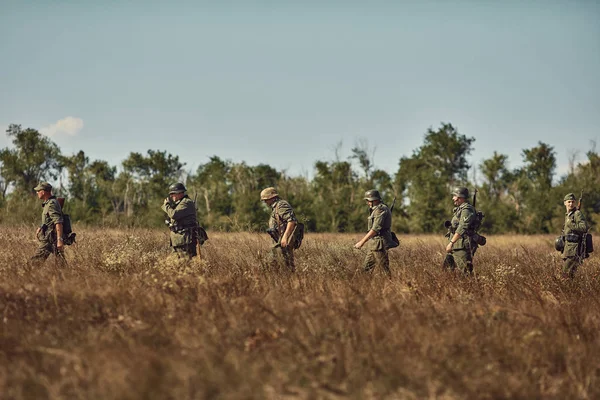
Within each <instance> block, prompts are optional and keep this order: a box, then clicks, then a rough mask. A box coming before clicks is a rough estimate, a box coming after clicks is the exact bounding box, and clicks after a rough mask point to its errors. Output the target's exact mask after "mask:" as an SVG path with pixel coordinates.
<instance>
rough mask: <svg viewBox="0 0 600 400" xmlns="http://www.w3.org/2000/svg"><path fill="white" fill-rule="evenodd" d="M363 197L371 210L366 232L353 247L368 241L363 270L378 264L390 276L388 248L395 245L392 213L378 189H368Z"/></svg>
mask: <svg viewBox="0 0 600 400" xmlns="http://www.w3.org/2000/svg"><path fill="white" fill-rule="evenodd" d="M364 199H365V201H366V202H367V204H368V205H369V209H370V210H371V214H370V215H369V219H368V225H367V229H368V232H367V234H366V235H365V236H364V237H363V238H362V239H361V240H359V241H358V242H357V243H356V244H355V245H354V247H355V248H357V249H360V248H362V247H363V246H364V244H365V243H367V242H369V245H368V249H367V255H366V257H365V261H364V271H367V272H368V271H371V270H372V269H373V268H375V267H376V266H380V267H381V268H383V270H384V271H385V273H386V274H387V275H388V277H390V278H391V277H392V273H391V271H390V259H389V256H388V248H391V247H395V246H397V244H396V245H394V244H393V240H392V231H391V227H392V213H391V212H390V209H389V208H388V206H386V205H385V204H383V203H382V201H381V196H380V194H379V191H377V190H368V191H367V192H366V193H365V197H364Z"/></svg>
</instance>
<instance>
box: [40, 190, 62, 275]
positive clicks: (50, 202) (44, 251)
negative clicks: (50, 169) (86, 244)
mask: <svg viewBox="0 0 600 400" xmlns="http://www.w3.org/2000/svg"><path fill="white" fill-rule="evenodd" d="M33 190H34V191H35V192H36V194H37V196H38V199H40V200H42V224H41V225H40V226H39V228H37V230H36V232H35V235H36V237H37V238H38V240H39V241H40V244H39V246H38V249H37V251H36V253H35V254H34V256H33V257H31V260H32V261H34V262H35V263H39V264H41V263H43V262H44V261H45V260H46V259H47V258H48V256H50V254H54V256H55V257H56V260H57V261H58V262H60V263H61V264H62V265H65V264H66V263H67V261H66V260H65V256H64V253H63V251H64V248H65V244H64V238H63V213H62V208H61V207H60V204H59V203H58V200H57V199H56V196H54V195H52V185H50V184H49V183H48V182H42V183H40V184H39V185H37V186H36V187H34V188H33Z"/></svg>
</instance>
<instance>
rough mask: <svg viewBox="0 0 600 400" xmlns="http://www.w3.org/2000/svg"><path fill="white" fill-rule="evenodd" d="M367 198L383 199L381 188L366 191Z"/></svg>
mask: <svg viewBox="0 0 600 400" xmlns="http://www.w3.org/2000/svg"><path fill="white" fill-rule="evenodd" d="M365 200H369V201H373V200H379V201H381V195H380V194H379V190H375V189H372V190H367V191H366V192H365Z"/></svg>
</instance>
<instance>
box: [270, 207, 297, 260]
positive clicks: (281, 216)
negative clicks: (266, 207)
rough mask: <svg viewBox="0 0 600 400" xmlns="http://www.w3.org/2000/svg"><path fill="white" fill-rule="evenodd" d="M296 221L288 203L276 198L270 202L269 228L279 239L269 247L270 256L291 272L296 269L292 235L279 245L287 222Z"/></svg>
mask: <svg viewBox="0 0 600 400" xmlns="http://www.w3.org/2000/svg"><path fill="white" fill-rule="evenodd" d="M292 221H297V219H296V215H295V214H294V210H293V209H292V206H291V205H290V203H288V202H287V201H285V200H282V199H280V198H277V200H275V202H274V203H273V204H271V218H269V229H270V230H272V231H273V232H276V233H277V237H278V238H279V240H278V241H277V243H275V244H274V245H273V247H272V248H271V257H272V260H273V262H275V263H278V264H280V265H285V266H286V267H288V268H289V269H290V270H291V271H292V272H293V271H295V270H296V266H295V265H294V242H293V235H290V240H289V243H288V245H287V246H286V247H281V238H282V237H283V234H284V232H285V230H286V228H287V224H288V223H289V222H292Z"/></svg>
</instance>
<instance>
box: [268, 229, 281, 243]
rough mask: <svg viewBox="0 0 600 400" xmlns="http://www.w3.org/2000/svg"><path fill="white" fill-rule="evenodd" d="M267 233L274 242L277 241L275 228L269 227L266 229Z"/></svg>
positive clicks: (277, 232) (277, 236)
mask: <svg viewBox="0 0 600 400" xmlns="http://www.w3.org/2000/svg"><path fill="white" fill-rule="evenodd" d="M267 233H268V234H269V236H271V239H273V241H274V242H275V243H279V231H278V230H277V228H269V229H267Z"/></svg>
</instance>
